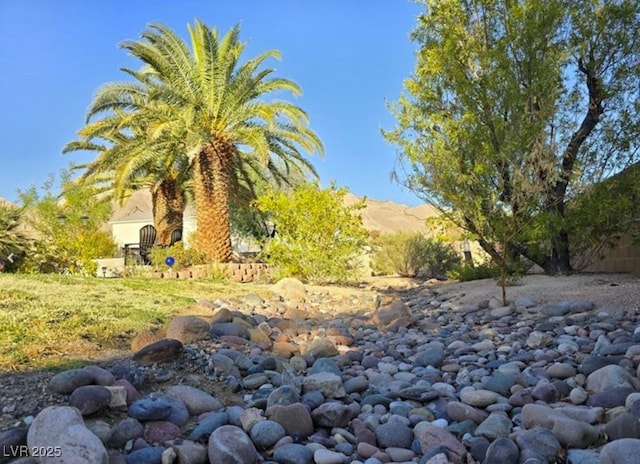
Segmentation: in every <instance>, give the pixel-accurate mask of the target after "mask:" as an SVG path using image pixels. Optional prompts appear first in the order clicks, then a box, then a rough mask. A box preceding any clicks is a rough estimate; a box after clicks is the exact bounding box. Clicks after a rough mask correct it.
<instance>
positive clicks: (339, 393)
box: [302, 372, 347, 398]
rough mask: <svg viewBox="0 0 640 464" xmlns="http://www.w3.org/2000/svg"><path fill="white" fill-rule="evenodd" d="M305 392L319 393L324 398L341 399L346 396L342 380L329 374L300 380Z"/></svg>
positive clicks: (323, 373)
mask: <svg viewBox="0 0 640 464" xmlns="http://www.w3.org/2000/svg"><path fill="white" fill-rule="evenodd" d="M302 386H303V389H304V391H305V392H309V391H319V392H320V393H322V394H323V395H324V396H325V397H326V398H343V397H345V396H346V395H347V394H346V392H345V391H344V387H343V386H342V379H341V378H340V377H339V376H337V375H335V374H331V373H329V372H320V373H318V374H311V375H309V376H307V377H305V378H304V379H303V380H302Z"/></svg>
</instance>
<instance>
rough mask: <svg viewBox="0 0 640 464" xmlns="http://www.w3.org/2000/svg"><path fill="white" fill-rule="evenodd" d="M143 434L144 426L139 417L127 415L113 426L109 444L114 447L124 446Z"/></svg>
mask: <svg viewBox="0 0 640 464" xmlns="http://www.w3.org/2000/svg"><path fill="white" fill-rule="evenodd" d="M142 436H144V426H143V425H142V424H141V423H140V421H139V420H138V419H134V418H133V417H127V418H126V419H123V420H121V421H120V422H118V423H117V424H115V425H114V426H113V427H112V428H111V438H109V446H110V447H112V448H122V447H123V446H124V445H125V443H126V442H128V441H129V440H135V439H136V438H140V437H142Z"/></svg>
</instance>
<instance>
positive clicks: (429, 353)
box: [415, 342, 444, 367]
mask: <svg viewBox="0 0 640 464" xmlns="http://www.w3.org/2000/svg"><path fill="white" fill-rule="evenodd" d="M443 360H444V345H443V344H442V343H440V342H431V343H427V344H426V345H422V346H421V347H420V348H419V351H418V353H417V354H416V359H415V363H416V365H418V366H421V367H427V366H433V367H440V366H441V365H442V361H443Z"/></svg>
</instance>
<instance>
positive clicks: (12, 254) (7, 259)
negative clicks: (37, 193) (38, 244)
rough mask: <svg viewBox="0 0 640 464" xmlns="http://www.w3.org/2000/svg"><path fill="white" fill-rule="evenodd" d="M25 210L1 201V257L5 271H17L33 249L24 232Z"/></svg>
mask: <svg viewBox="0 0 640 464" xmlns="http://www.w3.org/2000/svg"><path fill="white" fill-rule="evenodd" d="M22 213H23V210H21V209H18V208H15V207H12V206H10V205H8V204H3V203H1V202H0V259H1V260H2V262H3V264H2V266H3V269H0V271H2V270H4V271H5V272H15V271H16V270H17V269H18V267H19V266H20V264H21V263H22V261H23V260H24V257H25V256H26V255H27V254H28V253H29V251H30V250H31V246H32V244H31V240H29V239H28V238H27V237H26V236H25V235H24V234H23V233H22V232H20V225H21V224H22V220H23V218H22Z"/></svg>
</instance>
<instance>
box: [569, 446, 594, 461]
mask: <svg viewBox="0 0 640 464" xmlns="http://www.w3.org/2000/svg"><path fill="white" fill-rule="evenodd" d="M599 462H600V453H599V452H598V451H595V450H581V449H575V448H574V449H570V450H567V464H599Z"/></svg>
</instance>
